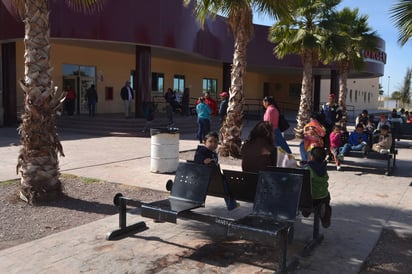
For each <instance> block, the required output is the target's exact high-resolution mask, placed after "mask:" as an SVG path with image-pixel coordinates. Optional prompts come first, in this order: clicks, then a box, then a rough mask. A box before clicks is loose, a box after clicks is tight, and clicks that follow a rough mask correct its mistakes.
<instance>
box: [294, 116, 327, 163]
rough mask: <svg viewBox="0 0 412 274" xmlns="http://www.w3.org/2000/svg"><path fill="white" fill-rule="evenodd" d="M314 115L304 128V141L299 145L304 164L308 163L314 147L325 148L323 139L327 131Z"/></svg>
mask: <svg viewBox="0 0 412 274" xmlns="http://www.w3.org/2000/svg"><path fill="white" fill-rule="evenodd" d="M316 116H317V115H316V114H315V113H313V114H312V115H311V117H310V121H309V123H307V124H306V125H305V126H304V127H303V141H302V142H301V143H300V145H299V149H300V156H301V158H302V161H303V162H307V161H308V158H309V155H310V151H311V150H312V149H313V148H314V147H323V146H324V144H323V137H324V136H325V135H326V129H325V128H324V127H323V126H322V125H321V124H320V123H319V122H318V120H317V119H316Z"/></svg>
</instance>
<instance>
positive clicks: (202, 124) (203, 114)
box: [196, 97, 212, 143]
mask: <svg viewBox="0 0 412 274" xmlns="http://www.w3.org/2000/svg"><path fill="white" fill-rule="evenodd" d="M196 113H197V139H198V140H199V142H200V143H202V142H203V140H204V138H205V136H206V134H208V133H209V131H210V115H211V114H212V110H211V109H210V107H209V106H208V105H207V104H206V103H205V98H204V97H200V98H199V104H197V106H196Z"/></svg>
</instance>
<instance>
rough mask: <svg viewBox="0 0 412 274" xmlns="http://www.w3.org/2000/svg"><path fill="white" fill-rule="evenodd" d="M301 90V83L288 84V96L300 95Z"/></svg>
mask: <svg viewBox="0 0 412 274" xmlns="http://www.w3.org/2000/svg"><path fill="white" fill-rule="evenodd" d="M301 90H302V84H289V96H290V97H298V98H299V97H300V91H301Z"/></svg>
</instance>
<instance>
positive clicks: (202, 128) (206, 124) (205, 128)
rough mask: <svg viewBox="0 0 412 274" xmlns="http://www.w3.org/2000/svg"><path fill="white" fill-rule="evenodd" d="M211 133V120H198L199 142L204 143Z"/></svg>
mask: <svg viewBox="0 0 412 274" xmlns="http://www.w3.org/2000/svg"><path fill="white" fill-rule="evenodd" d="M209 132H210V120H209V119H203V118H199V119H197V138H198V140H199V142H203V140H204V139H205V136H206V134H208V133H209Z"/></svg>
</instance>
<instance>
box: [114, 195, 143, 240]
mask: <svg viewBox="0 0 412 274" xmlns="http://www.w3.org/2000/svg"><path fill="white" fill-rule="evenodd" d="M115 205H116V206H117V207H118V209H119V229H116V230H113V231H112V232H109V233H107V235H106V240H109V241H111V240H114V239H117V238H119V237H120V236H125V235H127V234H129V233H132V232H134V233H137V232H141V231H143V230H146V229H147V226H146V223H145V222H138V223H135V224H132V225H129V226H127V223H126V206H127V198H125V197H122V195H116V197H115Z"/></svg>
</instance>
